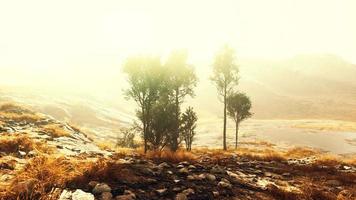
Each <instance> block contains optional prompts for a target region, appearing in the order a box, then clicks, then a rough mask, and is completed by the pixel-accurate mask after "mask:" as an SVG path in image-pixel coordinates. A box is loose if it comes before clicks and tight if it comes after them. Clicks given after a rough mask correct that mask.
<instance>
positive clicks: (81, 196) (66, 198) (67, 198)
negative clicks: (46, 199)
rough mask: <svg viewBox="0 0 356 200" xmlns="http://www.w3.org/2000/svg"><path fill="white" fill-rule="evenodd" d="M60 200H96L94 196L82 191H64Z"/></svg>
mask: <svg viewBox="0 0 356 200" xmlns="http://www.w3.org/2000/svg"><path fill="white" fill-rule="evenodd" d="M58 200H94V195H93V194H91V193H87V192H84V191H83V190H80V189H77V190H76V191H75V192H71V191H69V190H63V192H62V193H61V195H60V196H59V199H58Z"/></svg>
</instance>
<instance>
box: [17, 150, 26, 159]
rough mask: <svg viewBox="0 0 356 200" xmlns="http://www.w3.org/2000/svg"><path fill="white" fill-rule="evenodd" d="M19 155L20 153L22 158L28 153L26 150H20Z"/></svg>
mask: <svg viewBox="0 0 356 200" xmlns="http://www.w3.org/2000/svg"><path fill="white" fill-rule="evenodd" d="M18 155H19V156H20V157H21V158H23V157H25V156H26V155H27V154H26V152H24V151H19V152H18Z"/></svg>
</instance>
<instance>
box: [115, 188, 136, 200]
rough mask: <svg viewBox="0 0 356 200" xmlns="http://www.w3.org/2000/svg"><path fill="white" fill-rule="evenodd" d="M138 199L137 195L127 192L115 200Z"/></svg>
mask: <svg viewBox="0 0 356 200" xmlns="http://www.w3.org/2000/svg"><path fill="white" fill-rule="evenodd" d="M134 199H136V195H135V193H133V192H132V191H130V190H125V191H124V194H123V195H119V196H116V197H115V200H134Z"/></svg>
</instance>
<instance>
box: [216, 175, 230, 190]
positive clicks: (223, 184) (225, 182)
mask: <svg viewBox="0 0 356 200" xmlns="http://www.w3.org/2000/svg"><path fill="white" fill-rule="evenodd" d="M218 186H219V187H222V188H228V189H231V188H232V185H231V183H230V182H229V181H228V180H226V179H224V178H223V179H221V181H220V182H219V183H218Z"/></svg>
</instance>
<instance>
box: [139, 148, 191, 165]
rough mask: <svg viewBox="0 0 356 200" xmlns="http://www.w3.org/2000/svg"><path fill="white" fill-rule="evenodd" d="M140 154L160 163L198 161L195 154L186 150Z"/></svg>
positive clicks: (141, 152) (140, 152)
mask: <svg viewBox="0 0 356 200" xmlns="http://www.w3.org/2000/svg"><path fill="white" fill-rule="evenodd" d="M138 153H139V154H140V155H141V156H143V157H145V158H148V159H152V160H155V161H160V162H162V161H164V162H171V163H179V162H181V161H189V162H194V160H196V156H195V155H194V154H193V153H190V152H188V151H184V150H178V151H176V152H172V151H170V150H163V151H149V152H147V153H146V154H144V153H143V151H140V150H139V151H138Z"/></svg>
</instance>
